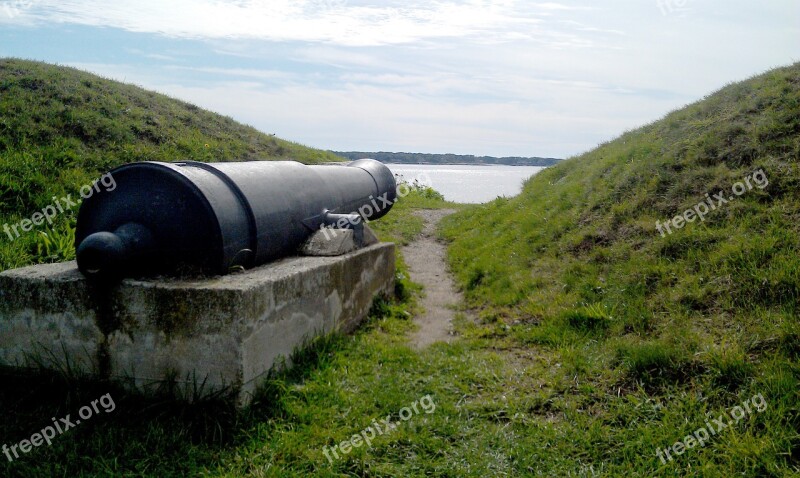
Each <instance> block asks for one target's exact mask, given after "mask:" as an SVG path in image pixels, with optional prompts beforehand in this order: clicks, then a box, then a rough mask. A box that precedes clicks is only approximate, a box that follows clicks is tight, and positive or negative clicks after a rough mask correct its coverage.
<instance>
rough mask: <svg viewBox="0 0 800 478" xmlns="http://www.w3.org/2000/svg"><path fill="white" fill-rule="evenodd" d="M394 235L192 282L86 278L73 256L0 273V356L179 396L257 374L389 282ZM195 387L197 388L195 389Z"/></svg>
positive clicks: (347, 318)
mask: <svg viewBox="0 0 800 478" xmlns="http://www.w3.org/2000/svg"><path fill="white" fill-rule="evenodd" d="M394 255H395V250H394V245H393V244H377V245H374V246H370V247H367V248H364V249H360V250H357V251H354V252H351V253H348V254H346V255H342V256H336V257H291V258H287V259H283V260H280V261H278V262H274V263H271V264H267V265H264V266H261V267H257V268H254V269H251V270H247V271H243V272H241V273H236V274H230V275H226V276H221V277H214V278H209V279H203V280H179V279H169V278H160V279H153V280H132V279H126V280H125V281H123V282H122V283H121V284H118V285H113V286H112V285H108V286H96V285H95V286H93V285H90V284H89V283H87V281H86V280H85V279H84V277H83V276H82V275H81V274H80V273H79V272H78V270H77V267H76V264H75V263H74V262H68V263H62V264H48V265H39V266H32V267H26V268H22V269H16V270H11V271H6V272H3V273H0V363H1V364H4V365H10V366H16V367H32V366H34V367H38V366H43V367H45V368H49V369H65V368H66V367H69V368H71V369H72V370H77V371H80V372H84V373H90V374H95V375H99V376H102V377H108V378H112V379H116V380H121V381H122V382H123V383H125V384H127V385H129V386H131V387H134V388H137V389H140V390H144V391H149V390H152V389H154V388H156V387H162V386H163V385H164V384H165V383H169V382H172V383H173V384H174V385H175V391H176V392H177V393H178V394H179V395H180V396H182V397H184V398H193V397H194V396H195V395H205V394H208V393H212V392H217V391H220V390H229V391H232V392H234V393H235V394H236V395H237V396H238V403H239V404H241V405H244V404H247V403H249V401H250V399H251V398H252V394H253V392H254V391H255V389H256V387H257V386H258V385H259V379H260V378H263V377H265V375H266V374H267V372H268V371H269V370H270V369H271V368H272V367H273V365H277V364H280V363H281V360H282V359H286V360H288V359H289V356H290V354H291V353H292V352H293V351H294V350H295V349H297V348H300V347H302V346H303V345H304V344H305V343H306V342H308V341H309V340H310V339H311V338H313V337H315V336H317V335H320V334H325V333H329V332H332V331H334V330H340V331H344V332H349V331H352V330H353V329H354V328H355V327H356V326H357V325H358V324H359V323H360V322H361V320H363V319H364V318H365V317H366V315H367V313H368V311H369V308H370V306H371V304H372V300H373V298H374V297H375V296H376V295H377V294H381V293H386V294H390V293H391V292H392V290H393V288H394V273H395V270H394V264H395V257H394ZM198 388H199V389H200V391H199V393H198V392H197V389H198Z"/></svg>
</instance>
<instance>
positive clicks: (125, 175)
mask: <svg viewBox="0 0 800 478" xmlns="http://www.w3.org/2000/svg"><path fill="white" fill-rule="evenodd" d="M110 174H111V176H112V177H113V178H114V181H115V183H116V188H114V189H113V190H112V191H102V192H100V193H98V194H95V195H93V196H91V197H89V198H88V199H86V200H85V201H84V202H83V204H82V205H81V208H80V211H79V213H78V224H77V228H76V232H75V245H76V248H77V259H78V267H79V269H80V270H81V272H83V274H84V275H86V276H89V277H95V278H106V277H108V278H111V277H114V278H120V277H128V276H143V275H153V274H171V273H181V272H192V273H195V272H200V273H205V274H225V273H227V272H228V271H230V270H231V268H234V267H236V266H241V267H245V268H249V267H253V266H256V265H259V264H263V263H266V262H269V261H271V260H274V259H277V258H280V257H284V256H287V255H291V254H293V253H294V252H295V251H296V250H297V248H298V246H299V245H300V244H302V243H303V241H305V240H306V239H307V238H308V237H309V236H310V235H311V234H312V233H313V232H314V231H315V230H318V229H320V228H321V227H322V226H323V225H324V224H326V220H327V219H326V218H327V217H328V215H333V214H350V213H358V214H359V215H360V216H361V217H363V219H367V220H372V219H377V218H379V217H382V216H383V215H384V214H386V213H387V212H388V211H389V209H391V207H392V204H393V203H394V202H395V200H396V194H397V193H396V187H397V186H396V183H395V179H394V175H393V174H392V172H391V171H390V170H389V169H388V168H387V167H386V166H384V165H383V164H381V163H380V162H378V161H374V160H371V159H361V160H358V161H354V162H351V163H347V164H346V165H342V164H331V165H317V166H306V165H303V164H301V163H298V162H295V161H249V162H236V163H198V162H193V161H192V162H180V163H161V162H141V163H131V164H127V165H124V166H121V167H119V168H117V169H114V170H113V171H111V173H110ZM337 217H339V216H337Z"/></svg>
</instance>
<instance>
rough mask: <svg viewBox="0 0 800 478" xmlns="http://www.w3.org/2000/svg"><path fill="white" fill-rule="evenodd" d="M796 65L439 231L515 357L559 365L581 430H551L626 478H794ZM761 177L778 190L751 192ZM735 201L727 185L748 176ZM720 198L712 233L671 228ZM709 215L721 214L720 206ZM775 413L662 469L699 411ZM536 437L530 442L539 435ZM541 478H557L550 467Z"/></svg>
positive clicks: (573, 163) (643, 131)
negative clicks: (755, 402)
mask: <svg viewBox="0 0 800 478" xmlns="http://www.w3.org/2000/svg"><path fill="white" fill-rule="evenodd" d="M799 157H800V64H796V65H793V66H790V67H786V68H780V69H776V70H773V71H770V72H768V73H765V74H763V75H760V76H757V77H755V78H752V79H750V80H748V81H745V82H741V83H736V84H732V85H729V86H727V87H725V88H723V89H722V90H720V91H718V92H716V93H714V94H713V95H710V96H708V97H706V98H705V99H704V100H702V101H700V102H698V103H695V104H692V105H689V106H687V107H685V108H683V109H681V110H678V111H675V112H673V113H671V114H669V115H667V116H666V117H665V118H664V119H662V120H660V121H657V122H655V123H653V124H650V125H647V126H644V127H642V128H639V129H637V130H635V131H630V132H628V133H626V134H624V135H622V136H621V137H619V138H617V139H615V140H614V141H611V142H608V143H605V144H603V145H600V146H599V147H598V148H597V149H594V150H592V151H590V152H588V153H586V154H583V155H581V156H578V157H575V158H570V159H569V160H566V161H564V162H563V163H562V164H559V165H557V166H555V167H552V168H549V169H547V170H545V171H543V172H541V173H540V174H538V175H537V176H535V177H533V178H532V179H530V180H529V181H528V182H527V183H526V185H525V187H524V190H523V192H522V194H521V195H519V196H518V197H515V198H511V199H499V200H496V201H494V202H492V203H490V204H488V205H484V206H476V207H471V208H469V209H467V210H464V211H463V212H461V213H460V214H458V215H455V216H452V217H450V218H448V219H447V220H446V224H445V227H444V236H445V237H446V238H447V239H448V240H450V241H451V244H450V248H449V260H450V263H451V265H452V267H453V269H454V271H455V273H456V275H457V277H458V281H459V283H460V284H461V285H462V287H463V288H464V290H465V293H466V296H467V301H468V303H469V305H470V306H471V307H474V308H476V309H477V310H479V311H480V315H481V318H482V319H483V320H482V321H481V323H480V324H478V325H475V326H472V327H471V328H469V329H468V330H467V333H468V335H469V336H470V337H472V338H474V339H475V340H477V341H478V342H477V343H479V344H481V346H483V347H486V348H489V347H491V348H494V349H502V350H504V354H505V355H506V356H509V357H511V356H513V355H514V354H516V353H518V351H519V350H525V351H530V352H532V353H535V354H536V355H537V356H538V357H541V359H542V360H549V361H552V362H555V363H559V364H561V367H559V369H560V371H561V373H556V374H555V375H554V377H553V379H554V380H556V381H557V382H558V381H561V382H563V381H566V380H572V381H573V383H574V385H575V389H574V390H573V391H570V393H569V395H570V399H571V401H574V402H578V403H581V404H582V405H581V407H580V408H581V409H582V413H584V414H585V415H586V416H585V418H584V420H579V421H575V422H573V421H570V420H566V421H559V422H557V423H554V424H552V425H551V426H550V427H549V428H552V430H550V431H551V432H553V433H558V434H560V435H562V436H564V437H566V436H570V435H572V434H575V433H578V432H580V431H581V430H582V429H584V428H585V429H586V430H588V433H590V434H591V433H592V430H594V429H595V428H597V427H599V428H602V429H604V430H605V431H604V433H605V436H606V437H607V438H606V439H605V440H602V441H600V442H593V441H592V440H587V439H583V438H578V439H574V440H571V442H570V443H571V444H572V446H574V447H575V449H574V450H573V452H574V453H575V456H583V457H586V459H587V462H588V463H590V464H591V465H592V467H593V468H594V469H595V470H597V469H601V470H603V471H605V472H607V473H609V474H612V475H621V474H626V475H627V476H651V475H653V474H658V475H662V474H663V475H664V476H677V475H681V474H684V473H685V474H696V475H697V476H731V475H733V474H736V475H737V476H790V475H795V476H796V475H798V474H800V393H799V392H798V389H800V387H798V385H800V384H799V383H798V379H799V378H800V363H798V355H797V349H798V342H797V340H798V335H797V334H796V331H797V330H798V303H800V302H798V299H799V298H800V259H799V257H800V256H798V250H800V196H798V194H797V191H798V188H797V186H798V183H800V171H799V170H798V158H799ZM760 170H761V171H763V172H764V174H765V176H766V178H767V179H768V183H769V184H768V185H766V187H764V188H763V189H762V188H761V187H758V186H757V185H755V183H754V182H753V174H754V173H756V172H757V171H760ZM745 178H748V179H750V183H751V185H754V187H752V188H750V189H749V190H746V191H745V192H743V193H742V194H741V195H738V196H737V195H735V194H733V193H732V191H733V189H732V188H733V187H734V186H735V185H736V184H737V183H740V182H742V183H743V184H744V183H746V179H745ZM719 191H724V192H725V196H726V197H732V198H733V199H731V200H730V201H729V202H727V203H726V204H721V205H718V207H717V208H716V209H715V210H712V211H710V212H709V214H708V215H707V216H706V217H705V219H704V220H703V221H699V220H695V221H694V222H693V223H687V224H686V225H685V226H683V227H682V228H675V227H672V228H671V229H672V233H671V234H667V233H666V232H665V233H664V234H663V235H662V234H660V233H659V231H658V230H657V227H656V221H660V223H661V224H663V223H664V222H666V221H669V220H670V219H671V218H673V217H674V216H676V215H678V214H683V212H684V211H685V210H687V209H690V208H693V207H694V206H695V205H696V204H698V203H700V202H703V201H706V197H707V196H706V195H707V194H709V195H710V196H713V195H714V194H716V193H718V192H719ZM715 204H716V201H715ZM757 393H763V396H764V397H765V399H766V401H767V403H768V404H769V406H768V407H767V409H766V410H765V411H764V412H761V413H757V414H756V415H754V416H748V417H747V419H746V420H743V421H742V422H740V423H739V424H738V425H737V427H736V428H735V429H734V430H730V431H729V433H724V434H722V435H721V436H719V437H715V438H714V439H713V441H710V442H709V443H707V444H706V446H705V447H703V448H697V449H693V450H690V451H688V452H687V453H685V454H683V455H682V456H677V457H674V458H676V460H675V461H673V462H669V463H667V464H662V463H660V461H659V460H658V459H657V458H656V457H655V454H654V452H655V447H657V446H658V447H667V446H670V445H671V444H672V443H674V442H676V441H678V440H680V439H682V437H684V436H686V435H687V434H688V433H689V432H691V431H694V430H695V429H697V428H699V427H701V426H703V424H704V422H705V420H706V413H708V412H714V413H717V411H719V410H724V409H726V408H729V407H732V406H735V405H737V404H739V403H742V402H744V401H745V400H746V399H749V398H750V397H752V396H753V395H755V394H757ZM536 433H538V432H536ZM539 466H540V468H539V469H540V470H548V472H550V473H552V474H558V473H560V472H561V471H563V470H559V469H558V467H557V466H556V465H555V463H550V462H544V463H541V464H540V465H539Z"/></svg>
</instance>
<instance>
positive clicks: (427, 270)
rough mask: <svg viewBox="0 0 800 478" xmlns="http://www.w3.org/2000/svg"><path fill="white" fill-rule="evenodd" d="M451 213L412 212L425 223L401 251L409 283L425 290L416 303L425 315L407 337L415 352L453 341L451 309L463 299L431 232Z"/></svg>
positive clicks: (430, 210)
mask: <svg viewBox="0 0 800 478" xmlns="http://www.w3.org/2000/svg"><path fill="white" fill-rule="evenodd" d="M454 212H455V211H454V210H452V209H422V210H419V211H416V212H415V213H414V214H416V215H417V216H419V217H421V218H422V219H423V220H424V221H425V227H424V229H423V231H422V234H420V235H419V236H418V237H417V238H416V239H415V240H414V241H412V242H411V243H409V244H408V245H407V246H405V247H404V248H403V257H404V258H405V261H406V264H407V265H408V269H409V273H410V274H411V280H413V281H414V282H416V283H418V284H422V285H423V286H424V287H425V291H424V294H425V295H424V297H422V298H421V300H420V303H421V305H422V307H423V308H424V309H425V312H424V313H423V314H422V315H420V316H418V317H416V318H415V319H414V322H415V323H416V324H417V325H418V326H419V330H417V331H416V332H414V334H413V335H412V336H411V344H412V345H413V346H414V347H416V348H423V347H426V346H428V345H430V344H432V343H434V342H450V341H451V340H452V339H453V325H452V321H453V318H454V317H455V311H454V309H453V307H454V306H456V305H458V304H460V303H461V302H462V300H463V297H462V296H461V294H460V293H459V292H458V290H457V289H456V287H455V283H454V282H453V278H452V276H451V275H450V272H449V271H448V270H447V263H446V261H445V256H446V247H445V245H444V244H442V243H441V242H439V241H437V240H436V237H435V231H436V226H437V224H439V221H441V220H442V218H443V217H445V216H448V215H450V214H452V213H454Z"/></svg>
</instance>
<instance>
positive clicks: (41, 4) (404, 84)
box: [0, 0, 800, 158]
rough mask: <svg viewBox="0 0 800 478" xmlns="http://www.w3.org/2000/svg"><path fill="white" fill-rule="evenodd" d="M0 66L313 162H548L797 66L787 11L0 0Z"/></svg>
mask: <svg viewBox="0 0 800 478" xmlns="http://www.w3.org/2000/svg"><path fill="white" fill-rule="evenodd" d="M0 57H18V58H26V59H33V60H40V61H45V62H48V63H57V64H61V65H68V66H74V67H77V68H80V69H83V70H87V71H90V72H93V73H96V74H99V75H102V76H104V77H107V78H112V79H116V80H121V81H125V82H128V83H134V84H137V85H139V86H142V87H144V88H147V89H151V90H155V91H158V92H161V93H164V94H167V95H170V96H172V97H176V98H180V99H182V100H186V101H189V102H191V103H194V104H196V105H198V106H201V107H204V108H207V109H210V110H212V111H215V112H218V113H222V114H225V115H228V116H230V117H232V118H234V119H236V120H237V121H240V122H243V123H247V124H250V125H253V126H255V127H256V128H258V129H259V130H261V131H264V132H265V133H270V134H277V135H278V136H279V137H282V138H285V139H289V140H292V141H296V142H299V143H302V144H305V145H308V146H314V147H317V148H322V149H331V150H335V151H405V152H425V153H456V154H475V155H491V156H545V157H558V158H563V157H569V156H573V155H576V154H579V153H581V152H584V151H587V150H589V149H591V148H593V147H594V146H596V145H597V144H599V143H602V142H605V141H608V140H610V139H613V138H614V137H616V136H618V135H619V134H621V133H623V132H624V131H626V130H629V129H632V128H635V127H637V126H640V125H643V124H646V123H649V122H651V121H654V120H657V119H659V118H660V117H662V116H663V115H664V114H666V113H668V112H669V111H671V110H674V109H677V108H680V107H681V106H683V105H686V104H688V103H692V102H694V101H697V100H699V99H702V98H703V97H704V96H705V95H708V94H709V93H712V92H713V91H715V90H717V89H719V88H721V87H723V86H724V85H726V84H728V83H731V82H734V81H739V80H743V79H746V78H748V77H750V76H753V75H755V74H758V73H761V72H763V71H765V70H768V69H770V68H774V67H778V66H784V65H788V64H791V63H794V62H796V61H800V1H798V0H760V1H754V0H613V1H612V0H594V1H589V0H585V1H584V0H570V1H567V0H563V1H559V2H538V1H515V0H466V1H456V0H439V1H427V2H422V1H415V0H410V1H385V2H364V1H360V0H294V1H289V0H261V1H258V0H136V1H125V2H123V1H115V0H0Z"/></svg>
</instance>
